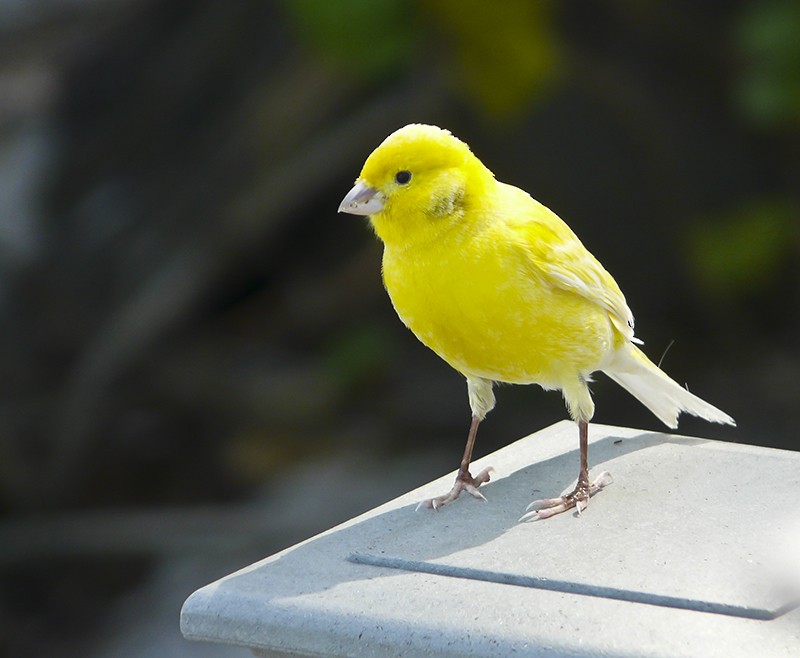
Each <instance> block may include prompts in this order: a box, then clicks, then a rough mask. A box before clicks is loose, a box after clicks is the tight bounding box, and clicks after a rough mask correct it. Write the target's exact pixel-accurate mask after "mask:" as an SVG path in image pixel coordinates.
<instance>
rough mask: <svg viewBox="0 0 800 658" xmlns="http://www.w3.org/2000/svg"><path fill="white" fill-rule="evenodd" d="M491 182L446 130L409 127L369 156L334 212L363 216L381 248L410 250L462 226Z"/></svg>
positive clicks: (463, 147) (478, 161)
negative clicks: (381, 245)
mask: <svg viewBox="0 0 800 658" xmlns="http://www.w3.org/2000/svg"><path fill="white" fill-rule="evenodd" d="M493 182H494V176H493V175H492V173H491V172H490V171H489V170H488V169H487V168H486V167H484V166H483V164H482V163H481V162H480V160H478V158H476V157H475V156H474V155H473V154H472V152H471V151H470V150H469V147H468V146H467V145H466V144H465V143H464V142H462V141H461V140H459V139H457V138H456V137H453V135H452V134H450V132H448V131H447V130H443V129H441V128H437V127H436V126H427V125H422V124H410V125H408V126H405V127H404V128H400V130H397V131H396V132H394V133H392V134H391V135H389V136H388V137H387V138H386V139H385V140H384V141H383V143H382V144H381V145H380V146H378V148H376V149H375V150H374V151H373V152H372V153H371V154H370V156H369V157H368V158H367V161H366V162H365V163H364V167H363V169H362V170H361V174H360V175H359V177H358V180H357V181H356V184H355V186H354V187H353V189H352V190H350V192H349V193H348V194H347V196H345V198H344V199H343V200H342V203H341V204H340V205H339V212H345V213H350V214H353V215H368V216H369V218H370V222H371V223H372V226H373V227H374V228H375V232H376V233H377V234H378V237H380V238H381V240H383V242H384V243H385V244H387V245H392V246H398V247H405V246H411V245H414V244H419V243H421V242H424V241H427V240H431V239H436V238H437V237H439V236H440V235H441V234H442V232H443V231H446V230H448V229H450V228H452V227H453V226H455V225H457V224H459V223H460V222H462V221H463V219H464V217H465V216H467V214H466V210H467V208H468V207H469V206H470V204H472V203H474V201H475V199H476V198H481V196H482V192H483V191H484V190H485V187H486V186H487V185H490V184H492V183H493Z"/></svg>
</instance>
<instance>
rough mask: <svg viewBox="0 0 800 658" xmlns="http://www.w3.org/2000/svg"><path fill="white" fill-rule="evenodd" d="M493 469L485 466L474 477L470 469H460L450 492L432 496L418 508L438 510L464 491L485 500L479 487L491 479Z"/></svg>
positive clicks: (421, 502)
mask: <svg viewBox="0 0 800 658" xmlns="http://www.w3.org/2000/svg"><path fill="white" fill-rule="evenodd" d="M493 470H494V469H493V468H492V467H491V466H489V467H488V468H484V469H483V470H482V471H481V472H480V473H478V474H477V475H476V476H475V477H472V475H470V473H469V471H459V472H458V475H456V481H455V483H454V484H453V488H452V489H450V491H449V492H447V493H446V494H445V495H444V496H437V497H436V498H431V499H430V500H422V501H420V503H419V505H417V509H419V508H420V507H431V508H433V509H435V510H438V509H439V508H440V507H441V506H442V505H446V504H447V503H450V502H452V501H454V500H455V499H456V498H458V497H459V496H460V495H461V492H462V491H466V492H467V493H468V494H470V495H472V496H474V497H475V498H479V499H480V500H483V501H485V500H486V496H484V495H483V494H482V493H481V492H480V491H478V487H479V486H481V485H482V484H483V483H485V482H488V481H489V479H490V478H489V473H491V472H492V471H493Z"/></svg>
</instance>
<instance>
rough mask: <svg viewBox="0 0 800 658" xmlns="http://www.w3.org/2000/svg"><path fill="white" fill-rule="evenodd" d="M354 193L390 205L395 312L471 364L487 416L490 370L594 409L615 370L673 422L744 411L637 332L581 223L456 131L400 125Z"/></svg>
mask: <svg viewBox="0 0 800 658" xmlns="http://www.w3.org/2000/svg"><path fill="white" fill-rule="evenodd" d="M398 172H407V173H408V174H410V179H409V180H408V181H406V180H405V177H404V176H398ZM365 190H366V192H365ZM351 194H352V195H353V197H352V198H350V196H348V197H347V198H346V199H345V201H344V202H343V203H342V207H341V208H340V210H344V211H347V212H355V213H357V214H364V212H362V211H360V210H359V206H358V204H359V203H360V201H359V199H361V198H362V196H359V194H361V195H364V194H366V195H367V196H368V197H369V198H370V199H373V201H372V202H371V203H373V204H376V205H374V206H370V207H369V208H370V209H372V208H379V210H377V211H375V212H372V211H370V212H371V214H370V222H371V223H372V226H373V227H374V229H375V232H376V233H377V235H378V236H379V238H380V239H381V240H382V241H383V243H384V247H385V248H384V255H383V279H384V283H385V285H386V289H387V291H388V292H389V295H390V297H391V299H392V303H393V305H394V308H395V309H396V311H397V314H398V315H399V316H400V319H401V320H402V321H403V322H404V323H405V325H406V326H407V327H408V328H409V329H411V331H413V332H414V334H415V335H416V336H417V337H418V338H419V339H420V340H421V341H422V342H423V343H424V344H425V345H427V346H428V347H430V348H431V349H432V350H433V351H434V352H436V353H437V354H438V355H439V356H440V357H442V358H443V359H444V360H445V361H446V362H447V363H449V364H450V365H451V366H452V367H453V368H455V369H456V370H458V371H459V372H461V373H462V374H463V375H464V376H465V377H467V380H468V382H470V401H471V404H472V406H473V413H474V414H475V415H477V416H479V417H481V418H482V417H483V415H485V413H486V412H488V410H489V409H491V406H492V405H493V404H494V398H493V396H490V394H491V386H490V385H489V392H488V393H486V390H485V389H486V386H485V385H483V384H481V382H491V381H501V382H510V383H515V384H530V383H536V384H540V385H542V386H544V387H545V388H558V389H561V390H562V391H563V393H564V397H565V399H566V401H567V404H568V407H569V410H570V413H571V415H572V416H573V417H574V418H575V419H576V420H587V421H588V420H589V418H591V416H592V414H593V411H594V405H593V403H592V400H591V396H590V394H589V391H588V387H587V381H588V379H589V375H590V374H591V373H592V372H594V371H596V370H605V371H607V372H608V373H609V375H610V376H612V378H613V379H615V381H618V383H620V384H621V385H622V386H624V387H625V388H626V389H627V390H629V391H630V392H631V393H632V394H633V395H635V396H636V397H638V398H639V399H640V400H642V402H643V403H644V404H646V405H647V406H648V407H649V408H651V410H653V411H654V413H656V415H658V417H659V418H661V419H662V420H664V421H665V422H666V423H667V424H669V425H672V424H673V423H674V422H675V419H676V418H677V416H678V414H679V413H680V412H681V411H687V412H689V413H693V414H695V415H700V416H702V417H704V418H707V419H709V420H713V421H716V422H728V423H733V420H732V419H731V418H730V417H729V416H727V415H726V414H724V413H723V412H721V411H719V410H717V409H715V408H714V407H712V406H711V405H709V404H708V403H705V402H703V401H701V400H699V398H696V396H693V395H691V394H689V393H688V392H687V391H685V389H683V388H681V387H680V386H679V385H678V384H676V383H675V382H674V381H673V380H671V379H669V377H667V376H666V375H665V374H664V373H662V372H661V371H660V370H658V368H657V367H656V366H655V365H653V364H652V363H651V362H650V361H649V360H647V358H646V357H645V356H644V354H643V353H642V352H641V351H640V350H638V348H636V347H635V346H634V345H633V344H632V343H633V342H634V341H635V340H636V339H635V338H634V335H633V315H632V313H631V311H630V309H629V308H628V305H627V303H626V301H625V297H624V296H623V294H622V292H621V291H620V289H619V286H618V285H617V284H616V282H615V281H614V279H613V278H612V276H611V275H610V274H609V273H608V272H607V271H606V270H605V269H604V268H603V266H602V265H601V264H600V263H599V262H598V261H597V259H596V258H595V257H594V256H592V254H591V253H589V251H588V250H587V249H586V248H585V247H584V246H583V244H582V243H581V242H580V240H579V239H578V238H577V236H576V235H575V234H574V233H573V232H572V230H571V229H570V228H569V227H568V226H567V225H566V224H565V223H564V222H563V221H562V220H561V219H560V218H559V217H558V216H557V215H556V214H555V213H553V212H552V211H550V210H549V209H548V208H546V207H545V206H543V205H542V204H540V203H539V202H538V201H535V200H534V199H532V198H531V197H530V196H529V195H528V194H527V193H526V192H524V191H522V190H520V189H517V188H515V187H512V186H510V185H506V184H504V183H501V182H498V181H496V180H495V178H494V175H493V174H492V172H491V171H489V169H487V168H486V167H485V166H484V165H483V164H482V163H481V162H480V160H478V158H477V157H475V155H473V154H472V152H471V151H470V150H469V147H467V145H466V144H464V143H463V142H461V141H459V140H458V139H456V138H455V137H453V136H452V135H451V134H450V133H449V132H447V131H445V130H442V129H440V128H437V127H435V126H425V125H419V124H412V125H409V126H406V127H405V128H402V129H400V130H398V131H397V132H395V133H393V134H392V135H390V136H389V137H388V138H387V139H386V140H385V141H384V142H383V143H382V144H381V145H380V146H379V147H378V148H377V149H376V150H375V151H374V152H373V153H372V154H371V155H370V156H369V158H368V159H367V161H366V163H365V164H364V167H363V169H362V172H361V175H360V176H359V179H358V181H357V187H356V188H354V191H353V192H352V193H351ZM364 198H366V197H364ZM654 369H655V370H654ZM655 372H657V373H658V374H657V375H654V373H655ZM687 396H688V397H687ZM696 401H699V402H700V403H701V404H698V403H697V402H696ZM487 407H488V408H487Z"/></svg>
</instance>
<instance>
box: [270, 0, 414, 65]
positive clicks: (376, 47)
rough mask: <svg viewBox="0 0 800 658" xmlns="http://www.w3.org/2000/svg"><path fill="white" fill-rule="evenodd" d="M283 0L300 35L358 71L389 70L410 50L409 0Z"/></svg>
mask: <svg viewBox="0 0 800 658" xmlns="http://www.w3.org/2000/svg"><path fill="white" fill-rule="evenodd" d="M283 5H284V7H285V8H286V11H287V13H288V15H289V16H290V17H291V19H292V20H293V21H294V23H295V24H296V25H297V27H298V30H299V32H300V36H301V38H303V39H305V41H307V42H308V43H309V44H310V45H312V46H313V47H314V48H315V49H316V50H317V51H318V52H320V53H323V54H324V55H326V56H328V57H331V58H332V59H334V60H336V61H338V62H340V63H342V64H343V65H345V66H348V67H350V68H352V69H355V70H356V71H359V72H360V73H362V74H363V75H366V76H380V75H382V74H386V73H391V72H393V71H395V70H397V69H398V68H400V67H401V66H402V65H403V64H404V63H405V62H406V61H407V60H408V58H409V56H410V55H411V53H412V50H413V43H414V30H413V20H412V19H413V12H412V8H411V3H410V2H409V1H408V0H335V1H331V2H329V1H327V0H284V2H283Z"/></svg>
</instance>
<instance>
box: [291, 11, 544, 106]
mask: <svg viewBox="0 0 800 658" xmlns="http://www.w3.org/2000/svg"><path fill="white" fill-rule="evenodd" d="M283 4H284V7H285V8H286V11H287V13H288V15H289V16H290V18H291V19H292V21H293V22H294V24H295V25H296V26H297V28H298V31H299V33H300V35H301V37H302V38H303V39H304V40H305V41H306V42H307V43H309V44H310V45H311V46H312V47H313V48H314V49H315V50H316V51H317V52H319V53H320V54H321V55H323V56H326V57H329V58H332V59H334V60H336V61H338V62H340V63H341V64H343V65H344V66H347V67H349V68H351V69H353V70H356V71H358V72H360V73H361V74H363V75H367V76H374V77H379V76H381V75H388V74H392V73H395V72H397V71H399V70H402V69H403V67H406V66H409V65H410V64H412V63H413V64H414V65H415V66H420V65H421V66H430V67H439V66H440V64H441V62H440V61H439V59H438V58H442V60H443V61H444V62H445V63H446V64H445V66H449V67H450V70H449V71H448V73H449V75H450V76H451V78H452V80H454V81H455V84H456V86H457V88H458V89H460V90H461V91H462V92H463V93H464V94H466V95H467V97H468V98H469V99H470V100H472V101H473V102H474V103H476V104H477V105H478V106H479V107H481V108H482V109H483V110H484V111H486V112H488V113H490V114H492V115H500V116H502V115H507V114H512V113H515V112H518V111H520V110H522V109H524V107H525V106H527V104H528V103H529V102H530V101H531V100H533V99H534V98H535V97H536V96H537V94H539V93H541V91H542V89H543V88H545V87H546V85H547V84H548V83H550V82H552V81H553V80H554V79H555V78H556V77H557V74H558V71H559V68H560V67H559V56H558V49H557V47H556V34H555V28H554V25H553V11H552V4H551V3H550V2H545V1H537V2H529V1H528V0H506V1H504V2H498V3H492V2H486V1H485V0H420V1H419V2H417V3H412V2H409V1H408V0H405V1H403V0H337V1H336V2H326V1H325V0H284V3H283ZM423 27H424V28H425V29H424V30H423V29H422V28H423ZM423 33H424V34H425V36H426V38H427V39H429V41H428V42H426V43H425V44H424V47H421V48H418V47H417V46H418V45H419V42H420V40H421V37H422V35H423ZM419 53H424V55H422V56H420V55H419Z"/></svg>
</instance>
